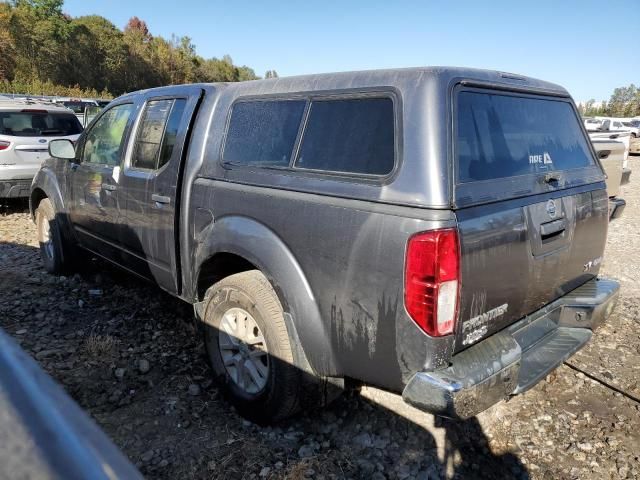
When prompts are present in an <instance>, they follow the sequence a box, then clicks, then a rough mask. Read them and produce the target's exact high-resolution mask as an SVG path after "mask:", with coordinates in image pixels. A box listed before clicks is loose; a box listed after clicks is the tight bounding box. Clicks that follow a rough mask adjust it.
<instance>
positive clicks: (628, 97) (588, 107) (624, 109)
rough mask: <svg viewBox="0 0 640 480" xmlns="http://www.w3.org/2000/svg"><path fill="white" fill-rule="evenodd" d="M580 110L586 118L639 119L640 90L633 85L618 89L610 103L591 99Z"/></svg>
mask: <svg viewBox="0 0 640 480" xmlns="http://www.w3.org/2000/svg"><path fill="white" fill-rule="evenodd" d="M579 108H580V113H582V115H584V116H585V117H596V116H600V117H637V116H640V88H638V87H636V86H635V85H634V84H633V83H632V84H631V85H629V86H628V87H620V88H616V89H615V90H614V91H613V94H612V95H611V98H610V99H609V101H608V102H596V101H595V100H594V99H591V100H589V101H588V102H586V103H584V104H582V105H580V107H579Z"/></svg>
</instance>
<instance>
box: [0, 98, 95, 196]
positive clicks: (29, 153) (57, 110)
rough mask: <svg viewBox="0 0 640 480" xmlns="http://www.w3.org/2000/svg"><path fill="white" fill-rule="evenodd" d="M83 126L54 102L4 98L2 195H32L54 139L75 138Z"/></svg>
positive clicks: (1, 116)
mask: <svg viewBox="0 0 640 480" xmlns="http://www.w3.org/2000/svg"><path fill="white" fill-rule="evenodd" d="M81 132H82V125H80V122H79V121H78V119H77V118H76V116H75V115H74V114H73V113H72V112H70V111H69V110H68V109H66V108H64V107H61V106H56V105H53V104H32V103H27V102H17V101H15V100H10V101H0V198H15V197H28V196H29V193H30V191H31V180H32V179H33V177H34V175H35V174H36V172H37V171H38V170H39V169H40V165H41V163H42V162H43V161H44V160H45V159H46V158H47V157H48V156H49V154H48V146H49V142H50V141H51V140H53V139H58V138H66V139H69V140H72V141H75V140H76V139H77V138H78V136H79V135H80V133H81Z"/></svg>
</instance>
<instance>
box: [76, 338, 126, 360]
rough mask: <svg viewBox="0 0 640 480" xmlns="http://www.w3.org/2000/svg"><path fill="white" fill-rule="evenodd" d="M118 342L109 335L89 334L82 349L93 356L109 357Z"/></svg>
mask: <svg viewBox="0 0 640 480" xmlns="http://www.w3.org/2000/svg"><path fill="white" fill-rule="evenodd" d="M117 344H118V340H117V339H116V338H114V337H112V336H111V335H96V334H94V333H92V334H90V335H89V336H88V337H87V339H86V340H85V342H84V347H83V348H84V351H85V352H86V353H87V354H88V355H89V356H90V357H93V358H100V357H110V356H111V355H112V354H113V353H114V350H115V348H116V345H117Z"/></svg>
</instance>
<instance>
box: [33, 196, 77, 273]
mask: <svg viewBox="0 0 640 480" xmlns="http://www.w3.org/2000/svg"><path fill="white" fill-rule="evenodd" d="M35 217H36V218H35V220H36V229H37V234H38V243H39V244H40V256H41V257H42V262H43V263H44V268H45V270H46V271H47V272H49V273H52V274H55V275H59V274H62V273H65V272H67V271H68V270H69V268H70V260H69V259H68V258H66V257H65V251H66V250H68V246H67V245H66V243H65V240H64V237H63V236H62V232H61V229H60V224H59V221H60V220H59V219H57V218H56V214H55V211H54V209H53V205H52V204H51V200H49V199H48V198H45V199H43V200H42V201H41V202H40V203H39V204H38V208H37V209H36V214H35Z"/></svg>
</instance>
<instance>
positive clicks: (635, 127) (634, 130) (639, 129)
mask: <svg viewBox="0 0 640 480" xmlns="http://www.w3.org/2000/svg"><path fill="white" fill-rule="evenodd" d="M622 125H624V127H625V128H626V129H627V130H629V131H630V132H631V136H632V137H633V138H638V137H640V120H629V121H625V122H622Z"/></svg>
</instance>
